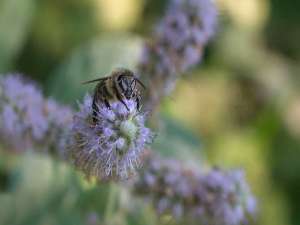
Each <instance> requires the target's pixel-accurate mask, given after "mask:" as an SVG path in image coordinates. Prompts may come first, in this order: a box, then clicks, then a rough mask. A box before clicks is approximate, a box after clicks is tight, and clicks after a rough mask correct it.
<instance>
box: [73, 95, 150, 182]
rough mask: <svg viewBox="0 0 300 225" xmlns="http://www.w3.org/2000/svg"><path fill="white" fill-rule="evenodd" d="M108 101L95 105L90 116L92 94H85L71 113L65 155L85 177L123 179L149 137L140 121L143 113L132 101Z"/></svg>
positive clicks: (130, 170)
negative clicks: (67, 148)
mask: <svg viewBox="0 0 300 225" xmlns="http://www.w3.org/2000/svg"><path fill="white" fill-rule="evenodd" d="M124 101H125V103H126V105H127V106H128V108H129V109H130V110H129V111H128V110H127V109H126V107H125V106H124V105H123V104H122V103H121V102H118V101H116V102H112V103H111V107H110V108H108V107H106V106H105V105H104V104H100V105H98V110H97V115H96V119H97V120H94V119H93V109H92V98H91V97H90V96H89V95H87V96H86V97H85V98H84V101H83V103H82V104H81V105H80V110H79V112H78V113H77V114H75V116H74V121H73V127H72V132H71V144H70V147H69V156H70V159H71V161H72V162H73V163H74V165H75V166H76V167H77V168H78V169H80V170H82V171H83V172H84V173H85V174H86V175H87V176H88V177H90V176H95V177H97V178H98V179H101V180H106V179H126V178H128V177H129V176H130V175H132V174H134V173H135V170H136V168H137V167H138V166H139V159H140V155H141V153H142V152H143V150H144V149H145V147H146V146H147V144H149V143H150V142H151V140H152V136H153V135H152V132H151V131H150V129H148V128H146V127H145V125H144V117H145V115H144V114H142V113H140V112H138V111H137V109H136V103H135V102H134V101H132V100H128V101H127V100H124Z"/></svg>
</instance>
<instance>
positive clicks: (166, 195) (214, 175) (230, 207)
mask: <svg viewBox="0 0 300 225" xmlns="http://www.w3.org/2000/svg"><path fill="white" fill-rule="evenodd" d="M158 164H159V166H158ZM153 165H155V166H153ZM150 175H151V176H150ZM149 177H151V179H150V182H149ZM133 191H134V193H135V194H137V195H139V196H143V197H145V199H150V200H151V201H152V203H153V206H154V208H155V209H156V210H157V212H158V214H170V215H173V217H174V219H175V220H176V221H177V222H179V223H180V224H181V223H182V224H193V223H194V222H195V221H196V224H201V225H240V224H245V223H246V221H247V219H248V218H250V217H253V216H254V214H255V208H256V206H255V205H256V204H255V198H254V197H253V195H252V193H251V192H250V190H249V186H248V184H247V183H246V181H245V177H244V173H243V172H242V171H241V170H230V171H223V170H220V169H212V170H211V171H209V172H206V173H203V171H198V170H196V169H195V168H187V167H185V166H183V165H182V164H181V163H180V162H179V161H176V160H170V159H168V160H166V159H162V158H160V157H158V156H157V155H154V154H149V155H148V156H147V157H146V159H145V162H144V168H143V170H142V171H141V173H140V176H139V177H138V178H137V179H136V180H135V181H134V182H133Z"/></svg>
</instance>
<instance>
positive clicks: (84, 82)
mask: <svg viewBox="0 0 300 225" xmlns="http://www.w3.org/2000/svg"><path fill="white" fill-rule="evenodd" d="M107 78H108V77H102V78H97V79H94V80H88V81H83V82H81V84H90V83H94V82H97V81H103V80H106V79H107Z"/></svg>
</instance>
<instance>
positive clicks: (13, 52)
mask: <svg viewBox="0 0 300 225" xmlns="http://www.w3.org/2000/svg"><path fill="white" fill-rule="evenodd" d="M34 11H35V1H33V0H27V1H20V0H4V1H1V2H0V30H1V32H0V49H1V50H0V59H1V60H0V72H4V71H6V70H8V69H9V66H11V64H12V61H13V60H14V59H15V57H16V56H17V54H18V52H19V50H21V48H22V47H23V44H24V41H25V39H26V36H27V34H28V31H29V25H30V24H31V21H32V18H33V14H34Z"/></svg>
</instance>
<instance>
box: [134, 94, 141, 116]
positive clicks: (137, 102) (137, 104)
mask: <svg viewBox="0 0 300 225" xmlns="http://www.w3.org/2000/svg"><path fill="white" fill-rule="evenodd" d="M135 101H136V108H137V110H138V111H139V112H140V110H141V97H140V96H137V97H136V100H135Z"/></svg>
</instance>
